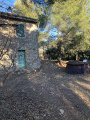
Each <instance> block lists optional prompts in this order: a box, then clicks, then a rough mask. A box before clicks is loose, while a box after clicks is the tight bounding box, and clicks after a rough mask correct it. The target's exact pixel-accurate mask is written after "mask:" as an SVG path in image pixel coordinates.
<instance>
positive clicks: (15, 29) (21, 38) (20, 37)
mask: <svg viewBox="0 0 90 120" xmlns="http://www.w3.org/2000/svg"><path fill="white" fill-rule="evenodd" d="M20 24H22V23H20ZM20 24H19V23H16V24H15V34H16V38H20V39H23V38H25V37H26V32H25V24H22V25H24V36H23V37H20V36H18V35H17V32H16V27H17V25H20Z"/></svg>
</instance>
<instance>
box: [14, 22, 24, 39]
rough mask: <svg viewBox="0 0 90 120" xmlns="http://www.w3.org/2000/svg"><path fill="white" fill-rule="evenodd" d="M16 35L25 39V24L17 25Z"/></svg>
mask: <svg viewBox="0 0 90 120" xmlns="http://www.w3.org/2000/svg"><path fill="white" fill-rule="evenodd" d="M16 34H17V36H18V37H24V25H23V24H17V25H16Z"/></svg>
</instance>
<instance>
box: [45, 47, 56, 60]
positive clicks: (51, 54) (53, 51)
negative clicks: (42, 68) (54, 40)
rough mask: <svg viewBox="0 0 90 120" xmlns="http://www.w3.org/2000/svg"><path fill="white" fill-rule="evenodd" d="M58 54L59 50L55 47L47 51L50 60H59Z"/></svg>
mask: <svg viewBox="0 0 90 120" xmlns="http://www.w3.org/2000/svg"><path fill="white" fill-rule="evenodd" d="M57 52H58V50H57V48H55V47H52V48H49V49H48V50H46V54H47V56H48V59H57V58H58V54H57Z"/></svg>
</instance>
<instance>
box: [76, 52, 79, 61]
mask: <svg viewBox="0 0 90 120" xmlns="http://www.w3.org/2000/svg"><path fill="white" fill-rule="evenodd" d="M76 60H79V56H78V52H76Z"/></svg>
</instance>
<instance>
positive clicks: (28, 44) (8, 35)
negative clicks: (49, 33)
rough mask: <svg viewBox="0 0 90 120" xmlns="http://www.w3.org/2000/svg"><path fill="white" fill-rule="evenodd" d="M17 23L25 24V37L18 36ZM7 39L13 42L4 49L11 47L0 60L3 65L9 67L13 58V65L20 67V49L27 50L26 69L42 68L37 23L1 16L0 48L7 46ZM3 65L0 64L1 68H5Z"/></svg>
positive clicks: (16, 67)
mask: <svg viewBox="0 0 90 120" xmlns="http://www.w3.org/2000/svg"><path fill="white" fill-rule="evenodd" d="M4 24H6V25H4ZM16 24H24V31H25V37H17V35H16V28H15V25H16ZM7 40H8V41H9V42H11V43H10V45H7V46H6V47H5V49H4V51H6V50H7V49H8V48H9V49H8V50H7V51H6V53H5V54H4V55H3V58H2V59H1V60H0V63H1V64H2V65H4V66H5V67H6V68H8V67H10V65H11V63H12V60H13V61H14V64H13V65H12V66H14V68H15V69H18V50H25V63H26V69H37V68H40V65H41V64H40V59H39V52H38V27H37V24H34V23H29V22H20V21H16V20H7V19H1V18H0V50H2V48H3V47H4V46H5V43H6V41H7ZM2 65H0V69H3V67H2Z"/></svg>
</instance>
